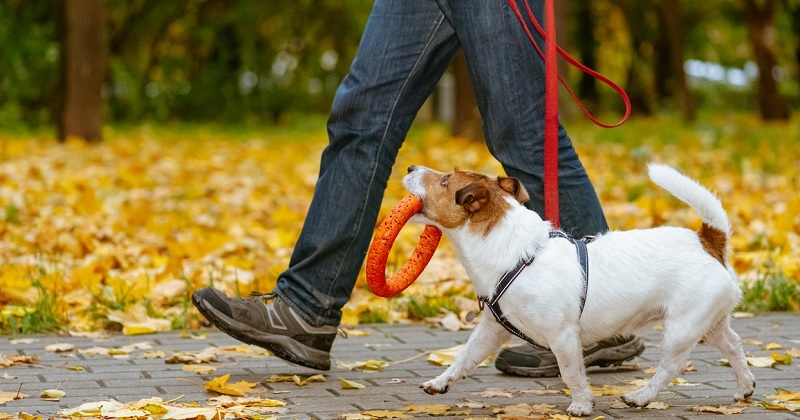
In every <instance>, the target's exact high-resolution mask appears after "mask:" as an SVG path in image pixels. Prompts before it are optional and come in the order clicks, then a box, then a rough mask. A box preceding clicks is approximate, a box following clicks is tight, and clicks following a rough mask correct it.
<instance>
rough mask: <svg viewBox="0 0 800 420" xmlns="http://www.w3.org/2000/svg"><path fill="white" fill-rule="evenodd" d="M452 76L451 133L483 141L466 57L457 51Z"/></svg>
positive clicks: (481, 121) (479, 115)
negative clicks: (453, 94)
mask: <svg viewBox="0 0 800 420" xmlns="http://www.w3.org/2000/svg"><path fill="white" fill-rule="evenodd" d="M453 76H455V81H456V101H455V102H456V106H455V115H454V117H453V135H454V136H458V137H465V138H468V139H470V140H476V141H483V140H484V136H483V120H482V119H481V114H480V111H478V100H477V99H476V98H475V91H474V89H473V88H472V79H471V78H470V76H469V68H468V67H467V58H466V57H465V56H464V52H463V51H459V52H458V53H457V54H456V56H455V58H454V59H453Z"/></svg>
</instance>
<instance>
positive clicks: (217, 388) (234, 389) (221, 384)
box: [203, 374, 258, 397]
mask: <svg viewBox="0 0 800 420" xmlns="http://www.w3.org/2000/svg"><path fill="white" fill-rule="evenodd" d="M230 376H231V375H230V374H225V375H222V376H219V377H216V378H214V379H212V380H210V381H208V382H206V383H205V385H203V388H205V389H207V390H209V391H214V392H217V393H219V394H224V395H233V396H237V397H241V396H244V395H245V394H248V393H250V392H253V387H254V386H256V385H258V384H256V383H254V382H246V381H239V382H236V383H233V384H229V383H228V379H230Z"/></svg>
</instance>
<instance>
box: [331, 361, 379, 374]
mask: <svg viewBox="0 0 800 420" xmlns="http://www.w3.org/2000/svg"><path fill="white" fill-rule="evenodd" d="M383 365H384V362H381V361H379V360H367V361H366V362H344V361H341V360H339V361H337V362H336V366H337V367H340V368H343V369H347V370H363V371H365V372H380V371H381V370H383Z"/></svg>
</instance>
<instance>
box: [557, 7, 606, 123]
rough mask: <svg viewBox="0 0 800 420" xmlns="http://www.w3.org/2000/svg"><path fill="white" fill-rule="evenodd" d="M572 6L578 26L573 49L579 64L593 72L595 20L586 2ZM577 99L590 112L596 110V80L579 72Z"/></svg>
mask: <svg viewBox="0 0 800 420" xmlns="http://www.w3.org/2000/svg"><path fill="white" fill-rule="evenodd" d="M573 4H574V5H575V7H576V9H575V11H574V13H575V20H576V21H577V22H578V24H577V25H575V28H576V29H575V32H574V35H573V38H572V39H573V40H574V41H575V48H577V50H578V54H579V56H580V59H581V63H583V64H584V65H585V66H586V67H589V68H590V69H593V70H595V69H597V47H598V45H597V44H598V43H597V39H596V38H595V36H594V28H595V18H594V15H593V14H592V5H591V2H588V1H578V2H574V3H573ZM562 28H563V26H562ZM578 97H579V98H581V100H583V101H585V102H584V103H585V104H586V105H587V106H589V107H590V110H596V106H597V104H598V102H599V95H598V93H597V79H595V78H594V77H593V76H591V75H589V74H586V73H584V72H581V79H580V82H579V83H578Z"/></svg>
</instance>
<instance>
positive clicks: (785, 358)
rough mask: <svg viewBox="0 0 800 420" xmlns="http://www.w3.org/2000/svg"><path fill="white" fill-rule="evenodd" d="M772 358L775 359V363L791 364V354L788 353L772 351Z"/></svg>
mask: <svg viewBox="0 0 800 420" xmlns="http://www.w3.org/2000/svg"><path fill="white" fill-rule="evenodd" d="M772 360H775V361H776V362H777V363H780V364H783V365H791V364H792V355H791V354H789V353H786V354H779V353H772Z"/></svg>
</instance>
